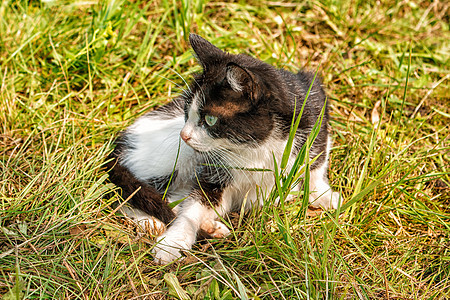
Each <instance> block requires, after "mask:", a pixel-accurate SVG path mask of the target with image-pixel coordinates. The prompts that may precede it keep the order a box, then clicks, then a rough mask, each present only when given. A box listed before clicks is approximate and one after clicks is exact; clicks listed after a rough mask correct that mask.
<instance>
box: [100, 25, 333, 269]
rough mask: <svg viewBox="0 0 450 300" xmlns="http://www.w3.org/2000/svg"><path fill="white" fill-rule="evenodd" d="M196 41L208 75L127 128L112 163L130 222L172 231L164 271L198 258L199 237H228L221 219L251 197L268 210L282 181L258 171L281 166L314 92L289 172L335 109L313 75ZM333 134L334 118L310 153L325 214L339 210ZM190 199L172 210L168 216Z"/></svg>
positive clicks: (166, 238)
mask: <svg viewBox="0 0 450 300" xmlns="http://www.w3.org/2000/svg"><path fill="white" fill-rule="evenodd" d="M189 41H190V44H191V46H192V48H193V50H194V52H195V55H196V57H197V59H198V61H199V62H200V64H201V66H202V68H203V72H202V73H201V74H198V75H196V76H195V78H194V81H193V83H192V84H191V85H190V86H189V87H188V89H187V90H185V91H184V93H183V94H182V95H181V96H180V97H178V98H177V99H175V100H174V101H172V102H170V103H169V104H167V105H165V106H163V107H161V108H159V109H157V110H154V111H151V112H149V113H147V114H145V115H143V116H142V117H140V118H138V119H137V120H136V122H135V123H134V124H133V125H131V126H130V127H129V128H127V129H126V130H125V131H124V132H123V133H122V134H121V136H120V137H119V139H118V141H117V142H116V148H115V150H114V151H113V153H112V154H111V156H110V158H111V160H110V162H109V164H108V167H109V169H110V171H109V174H110V179H111V181H112V182H113V183H115V184H116V185H117V186H119V187H121V189H122V196H123V198H124V199H126V198H128V197H130V196H132V197H131V198H130V201H129V203H130V204H131V205H132V206H133V209H130V208H126V209H125V212H126V213H127V214H128V215H130V216H132V217H133V218H134V219H135V220H137V221H138V222H142V221H144V222H147V226H148V225H150V226H154V227H155V226H156V227H159V228H161V224H162V223H161V222H159V221H158V220H160V221H162V222H163V223H165V224H169V223H170V226H169V227H168V228H167V230H166V231H165V232H164V233H163V234H162V235H161V236H159V237H158V240H157V241H158V244H157V245H156V246H155V248H154V254H155V260H156V261H157V262H159V263H162V264H166V263H169V262H171V261H173V260H174V259H176V258H178V257H180V256H181V252H180V251H181V250H188V249H190V248H191V247H192V245H193V244H194V242H195V240H196V236H197V233H198V231H199V230H200V229H203V230H204V231H206V232H207V233H209V234H210V235H211V236H213V237H224V236H226V235H228V234H229V230H228V228H227V227H226V226H225V225H224V224H223V223H221V222H220V221H219V218H218V215H220V216H223V215H224V214H226V213H228V212H230V211H231V210H233V209H236V208H240V207H241V205H242V203H243V199H244V198H247V199H248V200H250V201H247V202H246V203H247V206H248V207H250V206H251V204H252V203H259V204H262V203H263V200H262V197H261V196H259V195H260V193H261V192H263V193H268V192H270V190H271V189H272V187H273V185H274V175H273V174H272V173H271V172H268V171H254V170H255V169H258V170H261V169H273V166H274V161H273V159H274V157H275V159H276V160H277V161H279V160H281V157H282V154H283V151H284V149H285V146H286V144H287V139H288V135H289V130H290V126H291V122H292V118H293V114H294V110H295V107H296V108H297V110H296V111H297V113H298V111H299V110H300V109H299V108H301V107H302V104H303V102H304V100H305V96H306V93H307V91H308V88H309V87H310V85H311V84H312V89H311V92H310V94H309V97H308V98H307V101H306V104H305V108H304V111H303V115H302V116H301V121H300V125H299V127H298V130H297V132H296V136H295V146H294V147H293V150H292V153H291V155H290V164H292V163H293V161H294V160H295V157H296V155H297V153H298V151H299V149H300V148H301V146H302V145H303V144H304V143H305V141H306V139H307V137H308V135H309V134H310V132H311V129H312V127H313V126H314V124H315V122H316V120H317V118H318V117H319V115H320V112H321V110H322V108H323V106H324V105H326V104H325V103H326V101H325V98H326V96H325V93H324V91H323V89H322V87H321V83H320V82H319V80H315V82H313V77H314V76H313V74H311V73H307V72H302V71H300V72H299V73H298V74H293V73H290V72H288V71H285V70H279V69H276V68H274V67H272V66H270V65H268V64H266V63H264V62H261V61H259V60H257V59H254V58H252V57H249V56H246V55H242V54H239V55H233V54H229V53H226V52H224V51H222V50H220V49H218V48H217V47H215V46H214V45H212V44H211V43H209V42H208V41H206V40H205V39H203V38H202V37H200V36H198V35H195V34H191V35H190V36H189ZM327 126H328V111H327V110H325V115H324V116H323V122H322V125H321V128H320V132H319V134H318V136H317V138H316V140H315V142H314V144H313V145H312V147H311V149H310V157H311V158H313V157H315V156H316V155H318V154H319V153H322V155H320V156H319V157H318V159H316V160H315V161H314V163H312V165H311V171H310V191H311V194H310V199H309V201H310V203H311V204H312V205H313V206H321V207H323V208H325V209H328V208H336V207H337V206H338V201H339V194H338V193H336V192H334V193H333V192H332V190H331V189H330V186H329V184H328V179H327V165H328V153H329V149H330V146H331V145H330V138H329V136H328V135H329V134H328V129H327ZM249 169H253V170H249ZM294 189H297V190H298V189H299V187H298V186H297V187H295V188H294ZM165 192H167V194H166V197H165V199H163V195H164V194H165ZM183 198H186V199H185V200H183V201H182V202H181V203H180V204H179V205H177V206H176V207H175V208H174V209H173V210H172V209H171V208H170V207H169V205H168V203H170V202H173V201H177V200H180V199H183ZM250 202H251V203H250ZM154 218H157V219H158V220H156V219H154Z"/></svg>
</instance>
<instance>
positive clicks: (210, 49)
mask: <svg viewBox="0 0 450 300" xmlns="http://www.w3.org/2000/svg"><path fill="white" fill-rule="evenodd" d="M189 43H190V44H191V47H192V50H194V52H195V56H196V57H197V59H198V61H199V63H200V64H201V65H202V67H203V69H204V70H206V69H207V68H208V65H210V64H214V62H217V61H220V57H221V56H222V55H224V54H225V52H224V51H222V50H220V49H219V48H217V47H216V46H214V45H213V44H211V43H210V42H208V41H207V40H205V39H204V38H202V37H201V36H199V35H197V34H194V33H191V34H189Z"/></svg>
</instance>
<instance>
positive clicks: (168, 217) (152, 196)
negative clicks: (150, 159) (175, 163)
mask: <svg viewBox="0 0 450 300" xmlns="http://www.w3.org/2000/svg"><path fill="white" fill-rule="evenodd" d="M117 155H118V154H117V153H115V152H113V153H111V154H110V156H109V161H108V163H107V164H106V168H107V169H108V174H109V179H110V181H111V182H112V183H114V184H115V185H117V186H118V187H120V188H121V193H122V198H123V199H128V198H129V202H128V203H129V204H131V205H132V206H133V207H134V208H137V209H139V210H140V211H142V212H145V213H146V214H148V215H151V216H154V217H156V218H157V219H158V220H161V221H162V222H163V223H165V224H169V223H170V222H171V221H172V220H173V219H174V218H175V213H174V212H173V211H172V209H171V208H170V207H169V205H168V204H167V202H166V201H165V200H164V199H163V198H162V195H161V193H159V192H158V191H157V190H156V189H155V188H154V187H152V186H150V185H148V184H146V183H144V182H142V181H140V180H139V179H138V178H136V176H134V175H133V174H132V173H131V171H130V170H129V169H128V168H126V167H124V166H123V165H121V164H120V162H119V159H118V157H117Z"/></svg>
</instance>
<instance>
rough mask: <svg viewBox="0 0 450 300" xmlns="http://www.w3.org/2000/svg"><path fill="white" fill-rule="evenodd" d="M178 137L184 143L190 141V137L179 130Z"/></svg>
mask: <svg viewBox="0 0 450 300" xmlns="http://www.w3.org/2000/svg"><path fill="white" fill-rule="evenodd" d="M180 136H181V138H182V139H183V141H184V142H185V143H187V142H188V141H189V140H190V139H191V136H190V135H189V134H187V133H186V132H185V131H184V130H181V132H180Z"/></svg>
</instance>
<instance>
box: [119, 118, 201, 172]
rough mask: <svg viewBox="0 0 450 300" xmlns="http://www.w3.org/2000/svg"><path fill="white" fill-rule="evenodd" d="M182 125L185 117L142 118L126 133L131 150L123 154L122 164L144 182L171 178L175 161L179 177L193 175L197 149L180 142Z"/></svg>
mask: <svg viewBox="0 0 450 300" xmlns="http://www.w3.org/2000/svg"><path fill="white" fill-rule="evenodd" d="M183 126H184V117H183V116H179V117H176V118H173V119H160V118H157V117H155V116H151V117H150V116H143V117H141V118H139V119H138V120H137V121H136V122H135V123H134V124H133V125H132V126H131V127H130V128H129V129H128V132H127V133H126V135H127V138H128V139H127V142H128V143H130V144H131V145H130V146H131V147H129V148H128V149H127V152H126V153H124V154H123V155H122V157H121V163H122V164H123V165H124V166H125V167H127V168H128V169H129V170H130V171H131V172H132V173H133V174H134V175H135V176H136V177H137V178H138V179H140V180H143V181H145V180H147V179H150V178H155V177H160V176H167V175H170V174H171V173H172V171H173V169H174V165H175V162H177V170H178V171H179V175H180V176H190V175H188V174H189V173H190V172H192V169H193V164H194V163H195V159H194V150H193V149H192V148H191V147H189V146H187V145H186V144H185V143H184V142H183V141H181V139H180V131H181V129H182V128H183ZM178 149H179V153H178ZM177 155H178V161H177Z"/></svg>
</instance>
